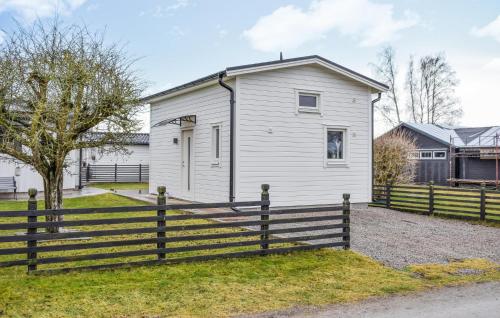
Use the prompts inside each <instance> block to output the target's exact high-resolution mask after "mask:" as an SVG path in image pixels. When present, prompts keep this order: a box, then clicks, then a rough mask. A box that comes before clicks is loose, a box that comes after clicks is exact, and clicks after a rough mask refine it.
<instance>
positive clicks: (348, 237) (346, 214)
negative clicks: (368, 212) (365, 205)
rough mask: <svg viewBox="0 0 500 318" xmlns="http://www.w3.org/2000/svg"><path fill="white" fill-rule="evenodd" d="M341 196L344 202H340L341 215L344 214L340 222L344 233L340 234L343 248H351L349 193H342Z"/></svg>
mask: <svg viewBox="0 0 500 318" xmlns="http://www.w3.org/2000/svg"><path fill="white" fill-rule="evenodd" d="M342 197H343V198H344V202H343V203H342V215H343V216H344V218H343V219H342V224H343V225H344V226H343V228H342V233H343V234H344V235H343V236H342V241H343V242H344V243H345V245H344V250H348V249H349V248H351V234H350V227H351V226H350V222H351V217H350V214H351V202H350V201H349V198H350V197H351V195H350V194H349V193H344V194H343V195H342Z"/></svg>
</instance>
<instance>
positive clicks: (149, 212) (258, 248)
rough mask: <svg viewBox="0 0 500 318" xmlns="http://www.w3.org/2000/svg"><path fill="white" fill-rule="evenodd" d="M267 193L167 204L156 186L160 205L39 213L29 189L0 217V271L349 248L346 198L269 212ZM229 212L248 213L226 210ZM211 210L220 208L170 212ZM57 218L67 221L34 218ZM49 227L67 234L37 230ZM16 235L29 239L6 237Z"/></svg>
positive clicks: (263, 186) (105, 265)
mask: <svg viewBox="0 0 500 318" xmlns="http://www.w3.org/2000/svg"><path fill="white" fill-rule="evenodd" d="M268 190H269V186H268V185H262V194H261V199H260V201H250V202H248V201H247V202H229V203H228V202H224V203H206V204H204V203H202V204H177V205H169V204H166V203H167V202H166V200H167V199H166V197H165V192H166V189H165V187H159V188H158V193H159V196H158V202H157V203H158V205H152V206H125V207H110V208H81V209H62V210H37V201H36V190H35V189H30V192H29V195H30V199H29V201H28V209H27V210H25V211H3V212H0V267H11V266H26V267H27V269H28V272H29V273H36V272H40V271H51V272H53V271H68V270H73V269H102V268H114V267H120V266H132V265H155V264H168V263H178V262H192V261H202V260H211V259H217V258H235V257H244V256H252V255H268V254H278V253H289V252H293V251H300V250H311V249H319V248H325V247H343V248H344V249H348V248H349V244H350V234H349V233H350V231H349V214H350V202H349V195H348V194H344V196H343V199H344V203H343V205H342V206H330V207H311V208H297V209H276V210H270V209H269V205H270V200H269V192H268ZM231 207H248V208H249V209H250V210H249V211H243V212H235V211H232V210H229V209H227V208H231ZM255 207H259V208H255ZM214 208H226V210H225V211H221V212H208V214H182V213H179V212H175V211H173V210H178V209H182V210H192V209H196V210H200V209H214ZM331 212H335V213H331ZM55 214H58V215H64V216H65V220H64V221H59V222H44V221H40V220H39V219H38V218H39V217H42V216H46V215H55ZM116 215H118V217H113V216H116ZM283 216H284V217H283ZM214 219H224V222H215V221H214ZM234 219H236V220H234ZM6 220H7V222H6ZM23 220H24V221H23ZM227 220H230V221H227ZM226 221H227V222H226ZM14 222H17V223H14ZM54 226H58V227H64V228H68V227H71V228H72V229H71V230H72V231H63V232H61V233H45V232H40V231H39V229H43V228H46V227H54ZM124 226H125V227H124ZM74 227H76V228H78V231H75V229H74ZM243 227H244V228H243ZM16 230H17V231H19V230H27V234H26V235H19V233H17V234H16V233H13V232H12V231H16ZM318 231H319V232H318ZM339 231H340V232H339ZM290 234H291V235H290ZM69 239H71V240H69ZM75 239H76V240H85V241H84V242H85V243H82V242H78V241H76V242H75V241H72V240H75ZM304 242H307V244H304ZM68 263H69V264H68Z"/></svg>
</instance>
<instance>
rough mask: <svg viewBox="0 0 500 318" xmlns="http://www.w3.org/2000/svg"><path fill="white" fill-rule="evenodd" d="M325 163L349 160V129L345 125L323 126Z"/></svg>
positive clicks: (330, 163) (333, 163) (340, 162)
mask: <svg viewBox="0 0 500 318" xmlns="http://www.w3.org/2000/svg"><path fill="white" fill-rule="evenodd" d="M324 142H325V154H324V156H325V158H324V161H325V165H326V166H328V165H336V164H344V165H345V164H347V163H348V160H349V152H348V151H349V147H348V142H349V129H348V127H346V126H325V141H324Z"/></svg>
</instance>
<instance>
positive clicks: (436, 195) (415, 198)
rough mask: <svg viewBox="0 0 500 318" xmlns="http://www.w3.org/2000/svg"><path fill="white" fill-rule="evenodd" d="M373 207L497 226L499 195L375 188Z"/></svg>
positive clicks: (435, 188)
mask: <svg viewBox="0 0 500 318" xmlns="http://www.w3.org/2000/svg"><path fill="white" fill-rule="evenodd" d="M373 205H376V206H382V207H385V208H388V209H394V210H400V211H406V212H416V213H422V214H428V215H439V216H446V217H452V218H460V219H471V220H482V221H484V220H488V221H494V222H500V192H498V191H493V190H487V189H486V187H485V186H484V185H482V186H481V188H480V189H461V188H452V187H441V186H435V185H434V184H433V182H430V183H429V184H428V185H427V186H419V185H390V184H388V185H375V186H374V189H373Z"/></svg>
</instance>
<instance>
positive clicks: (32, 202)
mask: <svg viewBox="0 0 500 318" xmlns="http://www.w3.org/2000/svg"><path fill="white" fill-rule="evenodd" d="M28 194H29V199H28V210H29V211H36V210H37V202H36V194H37V190H36V189H34V188H30V189H29V190H28ZM36 222H37V216H36V215H29V216H28V223H36ZM36 233H37V228H36V227H28V233H27V234H28V235H34V234H36ZM36 245H37V241H36V240H30V241H27V247H28V248H36ZM27 256H28V274H29V273H30V272H32V271H36V258H37V253H36V252H32V251H28V255H27Z"/></svg>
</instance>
